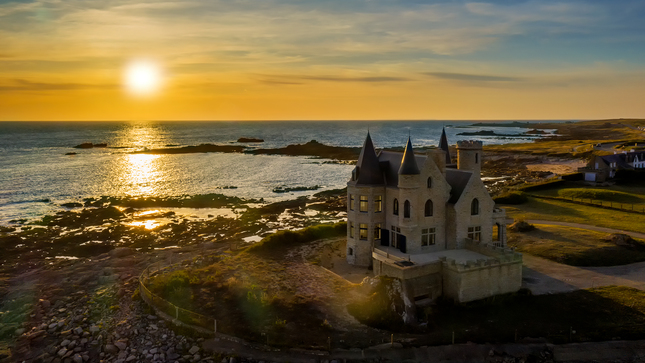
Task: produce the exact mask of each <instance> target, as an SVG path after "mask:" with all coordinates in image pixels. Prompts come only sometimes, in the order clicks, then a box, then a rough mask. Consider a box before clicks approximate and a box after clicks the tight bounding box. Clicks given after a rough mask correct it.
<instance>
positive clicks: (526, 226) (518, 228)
mask: <svg viewBox="0 0 645 363" xmlns="http://www.w3.org/2000/svg"><path fill="white" fill-rule="evenodd" d="M508 229H510V230H511V231H513V232H530V231H532V230H534V229H535V226H534V225H532V224H530V223H528V222H526V221H524V220H522V219H520V220H518V221H516V222H515V223H513V224H511V225H510V226H508Z"/></svg>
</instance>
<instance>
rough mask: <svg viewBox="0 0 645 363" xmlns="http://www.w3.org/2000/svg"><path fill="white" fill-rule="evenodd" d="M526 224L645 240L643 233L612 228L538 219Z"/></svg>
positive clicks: (530, 220) (528, 221)
mask: <svg viewBox="0 0 645 363" xmlns="http://www.w3.org/2000/svg"><path fill="white" fill-rule="evenodd" d="M526 222H527V223H531V224H546V225H552V226H565V227H574V228H581V229H589V230H592V231H597V232H606V233H624V234H627V235H630V236H632V237H633V238H640V239H645V233H638V232H631V231H622V230H620V229H613V228H605V227H598V226H592V225H590V224H582V223H569V222H556V221H543V220H539V219H528V220H527V221H526Z"/></svg>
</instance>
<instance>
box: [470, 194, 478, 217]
mask: <svg viewBox="0 0 645 363" xmlns="http://www.w3.org/2000/svg"><path fill="white" fill-rule="evenodd" d="M470 214H471V215H473V216H476V215H478V214H479V200H477V198H475V199H473V202H472V203H470Z"/></svg>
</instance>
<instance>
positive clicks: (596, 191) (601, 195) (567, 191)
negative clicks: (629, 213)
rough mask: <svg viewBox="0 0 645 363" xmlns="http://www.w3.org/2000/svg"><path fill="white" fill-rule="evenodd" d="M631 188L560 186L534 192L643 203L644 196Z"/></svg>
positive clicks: (644, 201) (563, 196)
mask: <svg viewBox="0 0 645 363" xmlns="http://www.w3.org/2000/svg"><path fill="white" fill-rule="evenodd" d="M630 189H632V190H633V188H622V190H619V189H617V188H615V187H608V188H562V189H549V190H541V191H538V192H535V194H538V195H546V196H550V197H561V198H567V199H570V198H575V199H593V200H602V201H606V202H614V203H624V204H642V203H645V197H644V196H643V195H642V194H641V193H637V192H633V191H631V192H630V191H628V190H630Z"/></svg>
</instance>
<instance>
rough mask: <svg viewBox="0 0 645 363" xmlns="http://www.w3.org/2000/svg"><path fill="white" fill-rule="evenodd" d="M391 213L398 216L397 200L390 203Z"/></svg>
mask: <svg viewBox="0 0 645 363" xmlns="http://www.w3.org/2000/svg"><path fill="white" fill-rule="evenodd" d="M392 213H394V215H395V216H398V215H399V201H398V199H394V203H392Z"/></svg>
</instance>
